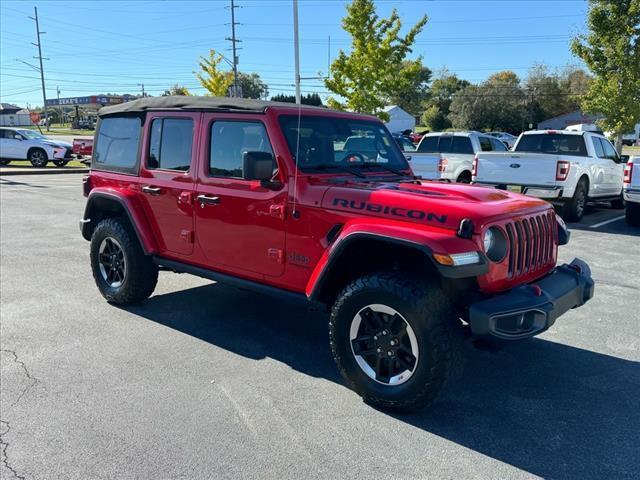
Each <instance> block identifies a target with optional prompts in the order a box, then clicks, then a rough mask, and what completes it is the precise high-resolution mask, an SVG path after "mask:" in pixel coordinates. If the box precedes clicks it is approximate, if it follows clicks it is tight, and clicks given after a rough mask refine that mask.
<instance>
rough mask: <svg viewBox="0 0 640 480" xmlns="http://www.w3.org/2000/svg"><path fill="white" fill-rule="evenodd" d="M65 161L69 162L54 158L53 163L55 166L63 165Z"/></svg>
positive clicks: (66, 161)
mask: <svg viewBox="0 0 640 480" xmlns="http://www.w3.org/2000/svg"><path fill="white" fill-rule="evenodd" d="M67 163H69V160H54V161H53V164H54V165H55V166H56V167H64V166H65V165H66V164H67Z"/></svg>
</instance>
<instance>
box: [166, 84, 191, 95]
mask: <svg viewBox="0 0 640 480" xmlns="http://www.w3.org/2000/svg"><path fill="white" fill-rule="evenodd" d="M170 95H182V96H185V97H189V96H191V93H189V90H187V87H183V86H182V85H178V84H177V83H176V84H175V85H174V86H173V87H171V88H170V89H169V90H165V91H164V93H163V94H162V96H163V97H168V96H170Z"/></svg>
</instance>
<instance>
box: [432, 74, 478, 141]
mask: <svg viewBox="0 0 640 480" xmlns="http://www.w3.org/2000/svg"><path fill="white" fill-rule="evenodd" d="M469 85H470V83H469V82H467V81H466V80H460V79H459V78H458V77H457V76H456V75H454V74H451V73H450V72H449V71H448V70H447V69H443V70H442V71H440V72H439V74H438V77H437V78H436V79H435V80H434V81H433V82H432V83H431V88H430V89H429V91H428V95H427V100H426V101H425V102H424V104H423V108H424V109H425V113H424V114H423V122H426V121H427V120H428V121H429V122H434V123H432V124H431V125H429V124H428V123H425V125H427V126H429V127H430V129H431V130H432V131H440V130H446V129H447V128H449V127H451V121H450V120H449V109H450V106H451V102H452V100H453V96H454V94H455V93H456V92H458V91H460V90H462V89H463V88H465V87H468V86H469ZM434 107H435V108H434ZM427 112H429V113H427ZM424 115H426V117H424Z"/></svg>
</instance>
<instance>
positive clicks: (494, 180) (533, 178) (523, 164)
mask: <svg viewBox="0 0 640 480" xmlns="http://www.w3.org/2000/svg"><path fill="white" fill-rule="evenodd" d="M562 158H563V157H562V156H560V155H549V154H545V153H525V152H523V153H517V152H507V153H480V154H478V166H477V171H476V176H475V178H474V181H475V182H477V183H489V184H493V185H498V184H501V185H550V186H553V185H555V184H556V165H557V162H558V160H561V159H562Z"/></svg>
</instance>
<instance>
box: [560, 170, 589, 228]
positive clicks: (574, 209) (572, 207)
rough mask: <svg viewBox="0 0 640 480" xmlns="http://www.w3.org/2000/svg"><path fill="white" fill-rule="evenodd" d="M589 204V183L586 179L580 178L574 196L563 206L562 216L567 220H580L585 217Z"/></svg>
mask: <svg viewBox="0 0 640 480" xmlns="http://www.w3.org/2000/svg"><path fill="white" fill-rule="evenodd" d="M586 206H587V185H586V183H585V181H584V180H580V181H579V182H578V185H577V186H576V190H575V191H574V192H573V197H571V198H570V199H569V200H567V201H566V202H565V204H564V205H563V206H562V215H561V216H562V218H563V219H564V220H566V221H567V222H579V221H580V220H582V217H584V211H585V209H586Z"/></svg>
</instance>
